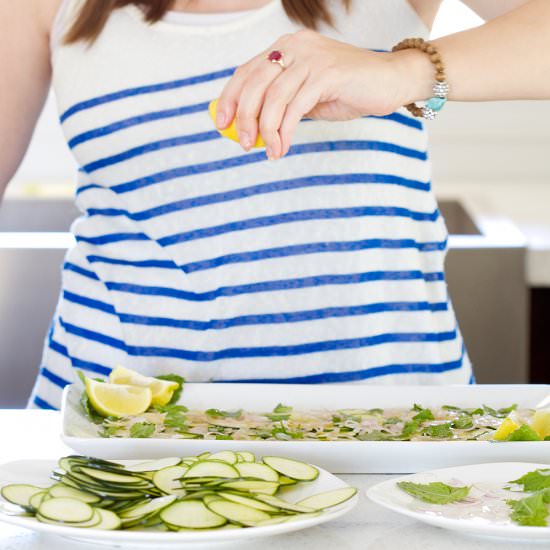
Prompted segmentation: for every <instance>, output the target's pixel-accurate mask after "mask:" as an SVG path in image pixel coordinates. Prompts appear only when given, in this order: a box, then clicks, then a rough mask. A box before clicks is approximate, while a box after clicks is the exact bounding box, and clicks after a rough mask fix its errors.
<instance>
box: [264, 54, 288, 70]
mask: <svg viewBox="0 0 550 550" xmlns="http://www.w3.org/2000/svg"><path fill="white" fill-rule="evenodd" d="M267 60H268V61H271V63H277V65H280V66H281V69H286V65H285V62H284V59H283V52H281V51H279V50H273V51H271V52H270V53H269V55H268V56H267Z"/></svg>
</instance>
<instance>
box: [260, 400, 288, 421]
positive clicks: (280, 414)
mask: <svg viewBox="0 0 550 550" xmlns="http://www.w3.org/2000/svg"><path fill="white" fill-rule="evenodd" d="M291 414H292V407H287V406H285V405H283V404H282V403H279V404H278V405H277V406H276V407H275V408H274V409H273V412H272V413H268V414H266V415H265V416H266V417H267V418H269V420H271V421H273V422H279V421H280V420H288V419H289V418H290V415H291Z"/></svg>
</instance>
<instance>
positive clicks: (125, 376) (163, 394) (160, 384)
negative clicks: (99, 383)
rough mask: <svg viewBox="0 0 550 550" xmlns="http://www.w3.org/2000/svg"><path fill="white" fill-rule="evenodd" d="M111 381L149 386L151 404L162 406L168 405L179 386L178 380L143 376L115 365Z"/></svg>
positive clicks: (128, 384)
mask: <svg viewBox="0 0 550 550" xmlns="http://www.w3.org/2000/svg"><path fill="white" fill-rule="evenodd" d="M109 382H110V383H111V384H125V385H127V386H138V387H142V388H149V389H150V390H151V396H152V397H151V404H152V405H160V406H162V405H166V404H167V403H168V402H169V401H170V399H172V395H174V392H175V391H176V390H177V389H178V387H179V384H178V383H177V382H171V381H169V380H159V379H158V378H153V377H151V376H143V374H140V373H139V372H136V371H133V370H131V369H127V368H125V367H121V366H118V367H115V368H114V369H113V370H112V371H111V374H110V375H109Z"/></svg>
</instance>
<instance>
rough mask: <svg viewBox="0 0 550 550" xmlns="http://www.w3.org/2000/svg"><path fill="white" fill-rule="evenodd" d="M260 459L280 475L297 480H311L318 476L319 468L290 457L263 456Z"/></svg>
mask: <svg viewBox="0 0 550 550" xmlns="http://www.w3.org/2000/svg"><path fill="white" fill-rule="evenodd" d="M262 461H263V462H264V463H265V464H267V465H268V466H269V467H271V468H273V469H274V470H275V471H276V472H279V473H280V474H281V475H283V476H285V477H289V478H291V479H297V480H298V481H313V480H314V479H317V477H318V476H319V470H318V469H317V468H315V467H314V466H311V465H310V464H306V463H305V462H300V461H298V460H293V459H291V458H283V457H282V456H264V457H263V458H262Z"/></svg>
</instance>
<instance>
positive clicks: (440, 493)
mask: <svg viewBox="0 0 550 550" xmlns="http://www.w3.org/2000/svg"><path fill="white" fill-rule="evenodd" d="M397 486H398V487H399V488H400V489H402V490H403V491H405V492H406V493H408V494H409V495H411V496H413V497H416V498H418V499H420V500H423V501H424V502H430V503H431V504H449V503H450V502H456V501H458V500H462V499H464V498H466V497H467V496H468V493H469V492H470V487H452V486H451V485H447V484H446V483H442V482H440V481H434V482H432V483H426V484H422V483H413V482H412V481H399V482H398V483H397Z"/></svg>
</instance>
